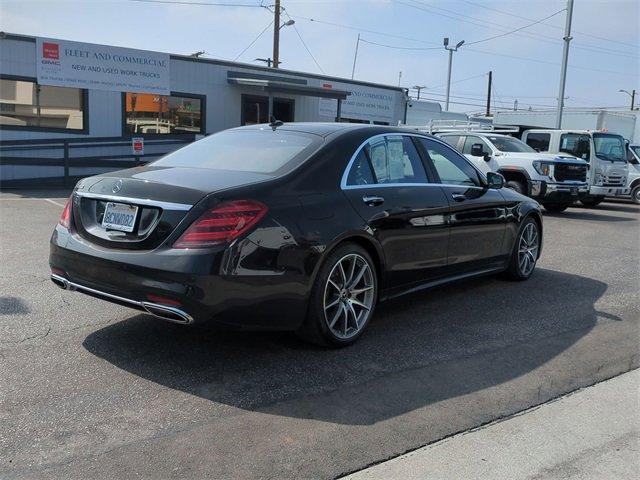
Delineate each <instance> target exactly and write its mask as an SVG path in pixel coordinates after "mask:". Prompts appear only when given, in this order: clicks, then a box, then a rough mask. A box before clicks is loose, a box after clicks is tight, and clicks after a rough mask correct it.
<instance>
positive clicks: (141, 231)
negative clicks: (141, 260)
mask: <svg viewBox="0 0 640 480" xmlns="http://www.w3.org/2000/svg"><path fill="white" fill-rule="evenodd" d="M268 178H269V177H268V176H267V175H262V174H254V173H248V172H235V171H223V170H209V169H196V168H185V167H154V166H153V165H151V166H147V167H139V168H133V169H129V170H122V171H118V172H113V173H109V174H103V175H98V176H95V177H90V178H86V179H84V180H82V181H80V182H79V184H78V187H77V189H76V190H75V191H74V195H73V218H74V225H75V228H76V230H77V232H78V234H79V235H80V236H81V237H83V238H84V239H86V240H88V241H91V242H93V243H96V244H99V245H102V246H104V247H109V248H119V249H136V250H144V249H153V248H156V247H158V246H159V245H161V244H162V242H163V241H164V240H166V239H167V237H168V236H169V235H170V234H171V233H172V232H173V231H174V230H175V229H176V227H177V226H178V225H179V224H180V222H181V221H182V220H183V219H184V218H185V216H186V215H187V214H188V212H189V211H190V210H191V209H192V207H193V206H194V205H196V204H197V203H198V202H199V201H200V200H202V199H203V198H204V197H205V196H207V195H208V194H210V193H214V192H217V191H222V190H226V189H229V188H234V187H238V186H242V185H247V184H251V183H256V182H260V181H264V180H266V179H268ZM123 210H124V211H128V212H130V213H131V215H132V217H130V223H129V227H128V228H127V227H126V226H124V227H119V226H114V225H111V224H109V225H107V226H105V224H108V223H110V222H109V221H105V214H106V216H107V219H108V220H113V219H114V218H116V220H118V219H117V215H118V214H114V213H113V212H114V211H115V212H122V211H123ZM114 215H115V216H114ZM125 223H126V222H125ZM125 229H128V230H130V231H124V230H125Z"/></svg>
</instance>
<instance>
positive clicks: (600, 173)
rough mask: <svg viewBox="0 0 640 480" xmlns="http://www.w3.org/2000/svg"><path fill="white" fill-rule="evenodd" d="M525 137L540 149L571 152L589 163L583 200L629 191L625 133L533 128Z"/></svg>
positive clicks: (593, 200) (594, 200)
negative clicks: (586, 190)
mask: <svg viewBox="0 0 640 480" xmlns="http://www.w3.org/2000/svg"><path fill="white" fill-rule="evenodd" d="M522 141H523V142H525V143H526V144H527V145H529V146H530V147H531V148H533V149H535V150H537V151H539V152H547V153H552V154H558V155H571V156H573V157H575V158H580V159H583V160H585V161H586V162H587V163H588V164H589V172H588V175H587V182H588V184H589V191H588V192H587V193H586V194H584V195H581V196H580V202H581V203H582V204H583V205H585V206H587V207H595V206H596V205H598V204H599V203H600V202H602V201H603V200H604V198H605V197H606V196H619V195H620V196H621V195H625V194H626V193H627V178H628V176H629V167H628V164H627V145H626V142H625V139H624V138H623V137H622V135H618V134H615V133H609V132H604V131H591V130H544V129H531V130H526V131H525V132H524V133H523V134H522Z"/></svg>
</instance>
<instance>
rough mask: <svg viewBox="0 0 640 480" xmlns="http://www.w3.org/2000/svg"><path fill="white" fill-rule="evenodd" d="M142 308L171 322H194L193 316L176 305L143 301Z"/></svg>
mask: <svg viewBox="0 0 640 480" xmlns="http://www.w3.org/2000/svg"><path fill="white" fill-rule="evenodd" d="M142 308H144V309H145V310H146V311H147V312H148V313H150V314H151V315H153V316H154V317H157V318H160V319H162V320H167V321H169V322H175V323H182V324H189V323H192V322H193V317H192V316H191V315H189V314H188V313H187V312H184V311H182V310H180V309H179V308H176V307H170V306H168V305H160V304H158V303H150V302H142Z"/></svg>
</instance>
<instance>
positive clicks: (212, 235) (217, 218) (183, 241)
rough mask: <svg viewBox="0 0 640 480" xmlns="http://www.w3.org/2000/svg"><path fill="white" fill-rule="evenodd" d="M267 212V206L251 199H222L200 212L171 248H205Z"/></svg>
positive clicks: (229, 238) (236, 233) (235, 233)
mask: <svg viewBox="0 0 640 480" xmlns="http://www.w3.org/2000/svg"><path fill="white" fill-rule="evenodd" d="M266 214H267V206H266V205H263V204H262V203H260V202H255V201H253V200H236V201H233V202H228V203H223V204H221V205H220V206H218V207H216V208H213V209H211V210H209V211H207V212H205V213H203V214H202V216H200V218H198V219H197V220H196V221H195V222H193V223H192V224H191V226H190V227H189V228H187V230H186V231H185V232H184V233H183V234H182V235H181V236H180V238H179V239H178V240H177V241H176V242H175V243H174V244H173V247H174V248H206V247H211V246H214V245H219V244H221V243H229V242H232V241H233V240H235V239H236V238H238V237H239V236H240V235H242V234H243V233H245V232H246V231H247V230H249V229H250V228H251V227H252V226H254V225H255V224H256V223H258V222H259V221H260V220H261V219H262V217H264V216H265V215H266Z"/></svg>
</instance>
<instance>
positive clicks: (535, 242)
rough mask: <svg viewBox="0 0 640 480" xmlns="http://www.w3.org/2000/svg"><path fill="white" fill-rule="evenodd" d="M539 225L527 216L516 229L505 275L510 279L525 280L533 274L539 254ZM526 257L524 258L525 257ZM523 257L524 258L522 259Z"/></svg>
mask: <svg viewBox="0 0 640 480" xmlns="http://www.w3.org/2000/svg"><path fill="white" fill-rule="evenodd" d="M534 234H535V235H534ZM540 240H541V236H540V226H539V225H538V222H536V221H535V220H534V219H533V218H531V217H528V218H527V219H526V220H525V221H524V222H523V223H522V225H520V229H519V230H518V235H517V236H516V241H515V243H514V245H513V251H512V252H511V258H510V259H509V265H508V267H507V270H506V271H505V276H506V277H507V278H508V279H510V280H517V281H522V280H527V279H528V278H529V277H531V275H532V274H533V271H534V270H535V267H536V263H537V262H538V256H539V255H540ZM525 257H526V258H525ZM523 258H525V259H524V260H523Z"/></svg>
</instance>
